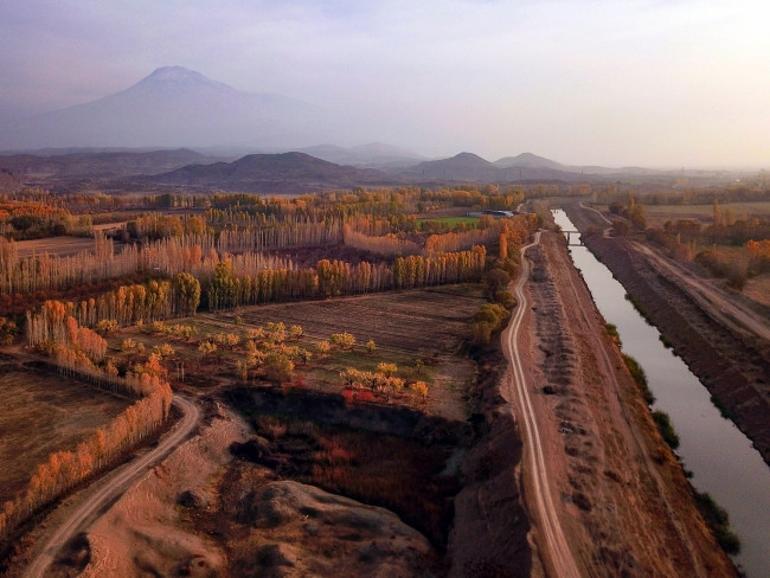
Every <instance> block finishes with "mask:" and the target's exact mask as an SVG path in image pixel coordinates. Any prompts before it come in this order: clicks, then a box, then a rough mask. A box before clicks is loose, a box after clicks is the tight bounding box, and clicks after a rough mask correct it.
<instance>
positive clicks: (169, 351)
mask: <svg viewBox="0 0 770 578" xmlns="http://www.w3.org/2000/svg"><path fill="white" fill-rule="evenodd" d="M152 352H153V353H154V354H156V355H158V356H159V357H161V358H163V357H170V356H172V355H174V348H173V347H171V346H170V345H169V344H168V343H161V344H160V345H156V346H155V347H153V348H152Z"/></svg>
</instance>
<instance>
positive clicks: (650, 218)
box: [644, 202, 770, 227]
mask: <svg viewBox="0 0 770 578" xmlns="http://www.w3.org/2000/svg"><path fill="white" fill-rule="evenodd" d="M719 207H720V209H721V210H722V213H723V214H724V212H725V211H732V214H733V215H734V216H735V218H736V219H745V218H746V217H760V216H768V215H770V202H755V203H725V204H720V205H719ZM644 211H645V215H646V217H647V224H648V225H649V226H654V227H661V226H663V224H664V223H665V222H666V221H675V220H677V219H694V220H697V221H701V222H702V223H708V224H710V223H711V220H712V216H713V214H714V213H713V212H714V207H713V205H644Z"/></svg>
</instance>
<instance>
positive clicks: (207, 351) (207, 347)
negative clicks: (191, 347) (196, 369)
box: [198, 339, 217, 357]
mask: <svg viewBox="0 0 770 578" xmlns="http://www.w3.org/2000/svg"><path fill="white" fill-rule="evenodd" d="M216 350H217V344H216V343H214V342H213V341H209V340H208V339H207V340H205V341H201V342H200V343H199V344H198V351H199V352H200V353H201V355H203V357H208V356H209V355H211V354H212V353H214V352H215V351H216Z"/></svg>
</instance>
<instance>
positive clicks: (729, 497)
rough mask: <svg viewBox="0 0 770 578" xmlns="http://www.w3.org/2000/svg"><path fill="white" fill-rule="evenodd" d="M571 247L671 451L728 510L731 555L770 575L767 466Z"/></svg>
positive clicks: (752, 572)
mask: <svg viewBox="0 0 770 578" xmlns="http://www.w3.org/2000/svg"><path fill="white" fill-rule="evenodd" d="M552 212H553V216H554V219H555V221H556V223H557V224H558V225H559V226H560V227H561V228H562V229H565V230H575V229H576V227H575V226H574V225H573V223H572V221H570V219H569V217H567V214H566V213H565V212H564V211H562V210H554V211H552ZM572 239H573V241H574V240H576V237H575V234H574V233H573V234H572ZM570 254H571V256H572V261H573V262H574V264H575V266H576V267H577V268H578V269H579V270H580V271H581V273H582V275H583V278H584V279H585V281H586V284H587V285H588V288H589V289H590V290H591V294H592V295H593V298H594V301H595V302H596V305H597V307H598V308H599V311H600V312H601V314H602V315H603V316H604V319H605V320H606V321H607V322H609V323H613V324H614V325H615V326H617V328H618V333H619V334H620V338H621V340H622V341H623V351H624V352H625V353H627V354H628V355H631V356H632V357H634V358H636V360H637V361H638V362H639V363H640V364H641V366H642V367H643V368H644V371H645V373H646V374H647V381H648V383H649V387H650V389H651V390H652V392H653V393H654V394H655V398H656V401H655V404H654V408H655V409H660V410H662V411H664V412H666V413H667V414H668V415H669V416H671V421H672V422H673V425H674V428H675V429H676V431H677V433H678V434H679V438H680V445H679V448H678V449H677V451H676V453H677V454H678V455H679V456H680V458H681V459H682V462H683V463H684V466H685V468H687V469H688V470H690V471H691V472H692V473H693V477H692V479H691V480H690V481H691V482H692V484H693V486H695V488H696V489H697V490H698V491H701V492H708V493H709V494H711V496H712V497H713V498H714V500H715V501H716V502H717V503H718V504H719V505H720V506H722V507H723V508H724V509H725V510H726V511H727V513H728V514H729V516H730V524H731V526H732V528H733V530H734V531H735V532H736V534H738V537H739V538H740V540H741V553H740V554H739V555H737V556H735V557H734V558H733V559H734V560H735V561H736V563H738V564H739V565H740V566H741V568H742V569H743V571H744V572H745V573H746V575H747V576H749V577H750V578H767V577H770V468H768V467H767V465H766V464H765V462H764V460H762V457H761V456H760V455H759V452H758V451H757V450H756V449H754V447H753V446H752V445H751V441H750V440H749V439H748V438H747V437H746V436H745V435H744V434H743V433H742V432H741V431H740V430H739V429H738V428H737V427H736V426H735V424H733V422H732V421H730V420H728V419H725V418H724V417H722V415H721V414H720V413H719V410H718V409H717V408H716V407H715V406H714V404H713V403H712V402H711V396H710V394H709V392H708V390H707V389H706V387H705V386H704V385H703V384H702V383H701V382H700V380H699V379H698V378H697V377H696V376H695V375H694V374H693V373H692V372H691V371H690V369H689V368H688V367H687V365H686V364H685V362H684V361H683V360H682V359H681V358H680V357H678V356H677V355H675V354H674V353H673V352H672V351H671V350H670V349H667V348H666V347H665V346H664V345H663V343H662V342H661V340H660V332H659V331H658V330H657V328H655V327H653V326H651V325H649V324H648V323H647V321H646V320H645V319H644V318H643V317H642V316H641V315H640V314H639V313H638V312H637V311H636V309H634V307H633V305H632V304H631V303H630V302H629V301H628V300H627V299H626V298H625V296H626V291H625V289H624V288H623V286H622V285H621V284H620V282H619V281H617V280H616V279H615V278H614V277H613V276H612V273H611V272H610V270H609V269H607V267H606V266H604V265H603V264H602V263H601V262H600V261H599V260H598V259H596V257H594V255H593V253H591V252H590V251H589V250H588V249H587V248H586V247H582V246H579V247H570Z"/></svg>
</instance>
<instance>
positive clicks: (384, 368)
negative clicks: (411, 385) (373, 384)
mask: <svg viewBox="0 0 770 578" xmlns="http://www.w3.org/2000/svg"><path fill="white" fill-rule="evenodd" d="M377 372H378V373H382V374H383V375H385V376H386V377H391V376H393V375H394V374H396V373H398V365H396V364H395V363H386V362H385V361H381V362H380V363H378V364H377Z"/></svg>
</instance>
